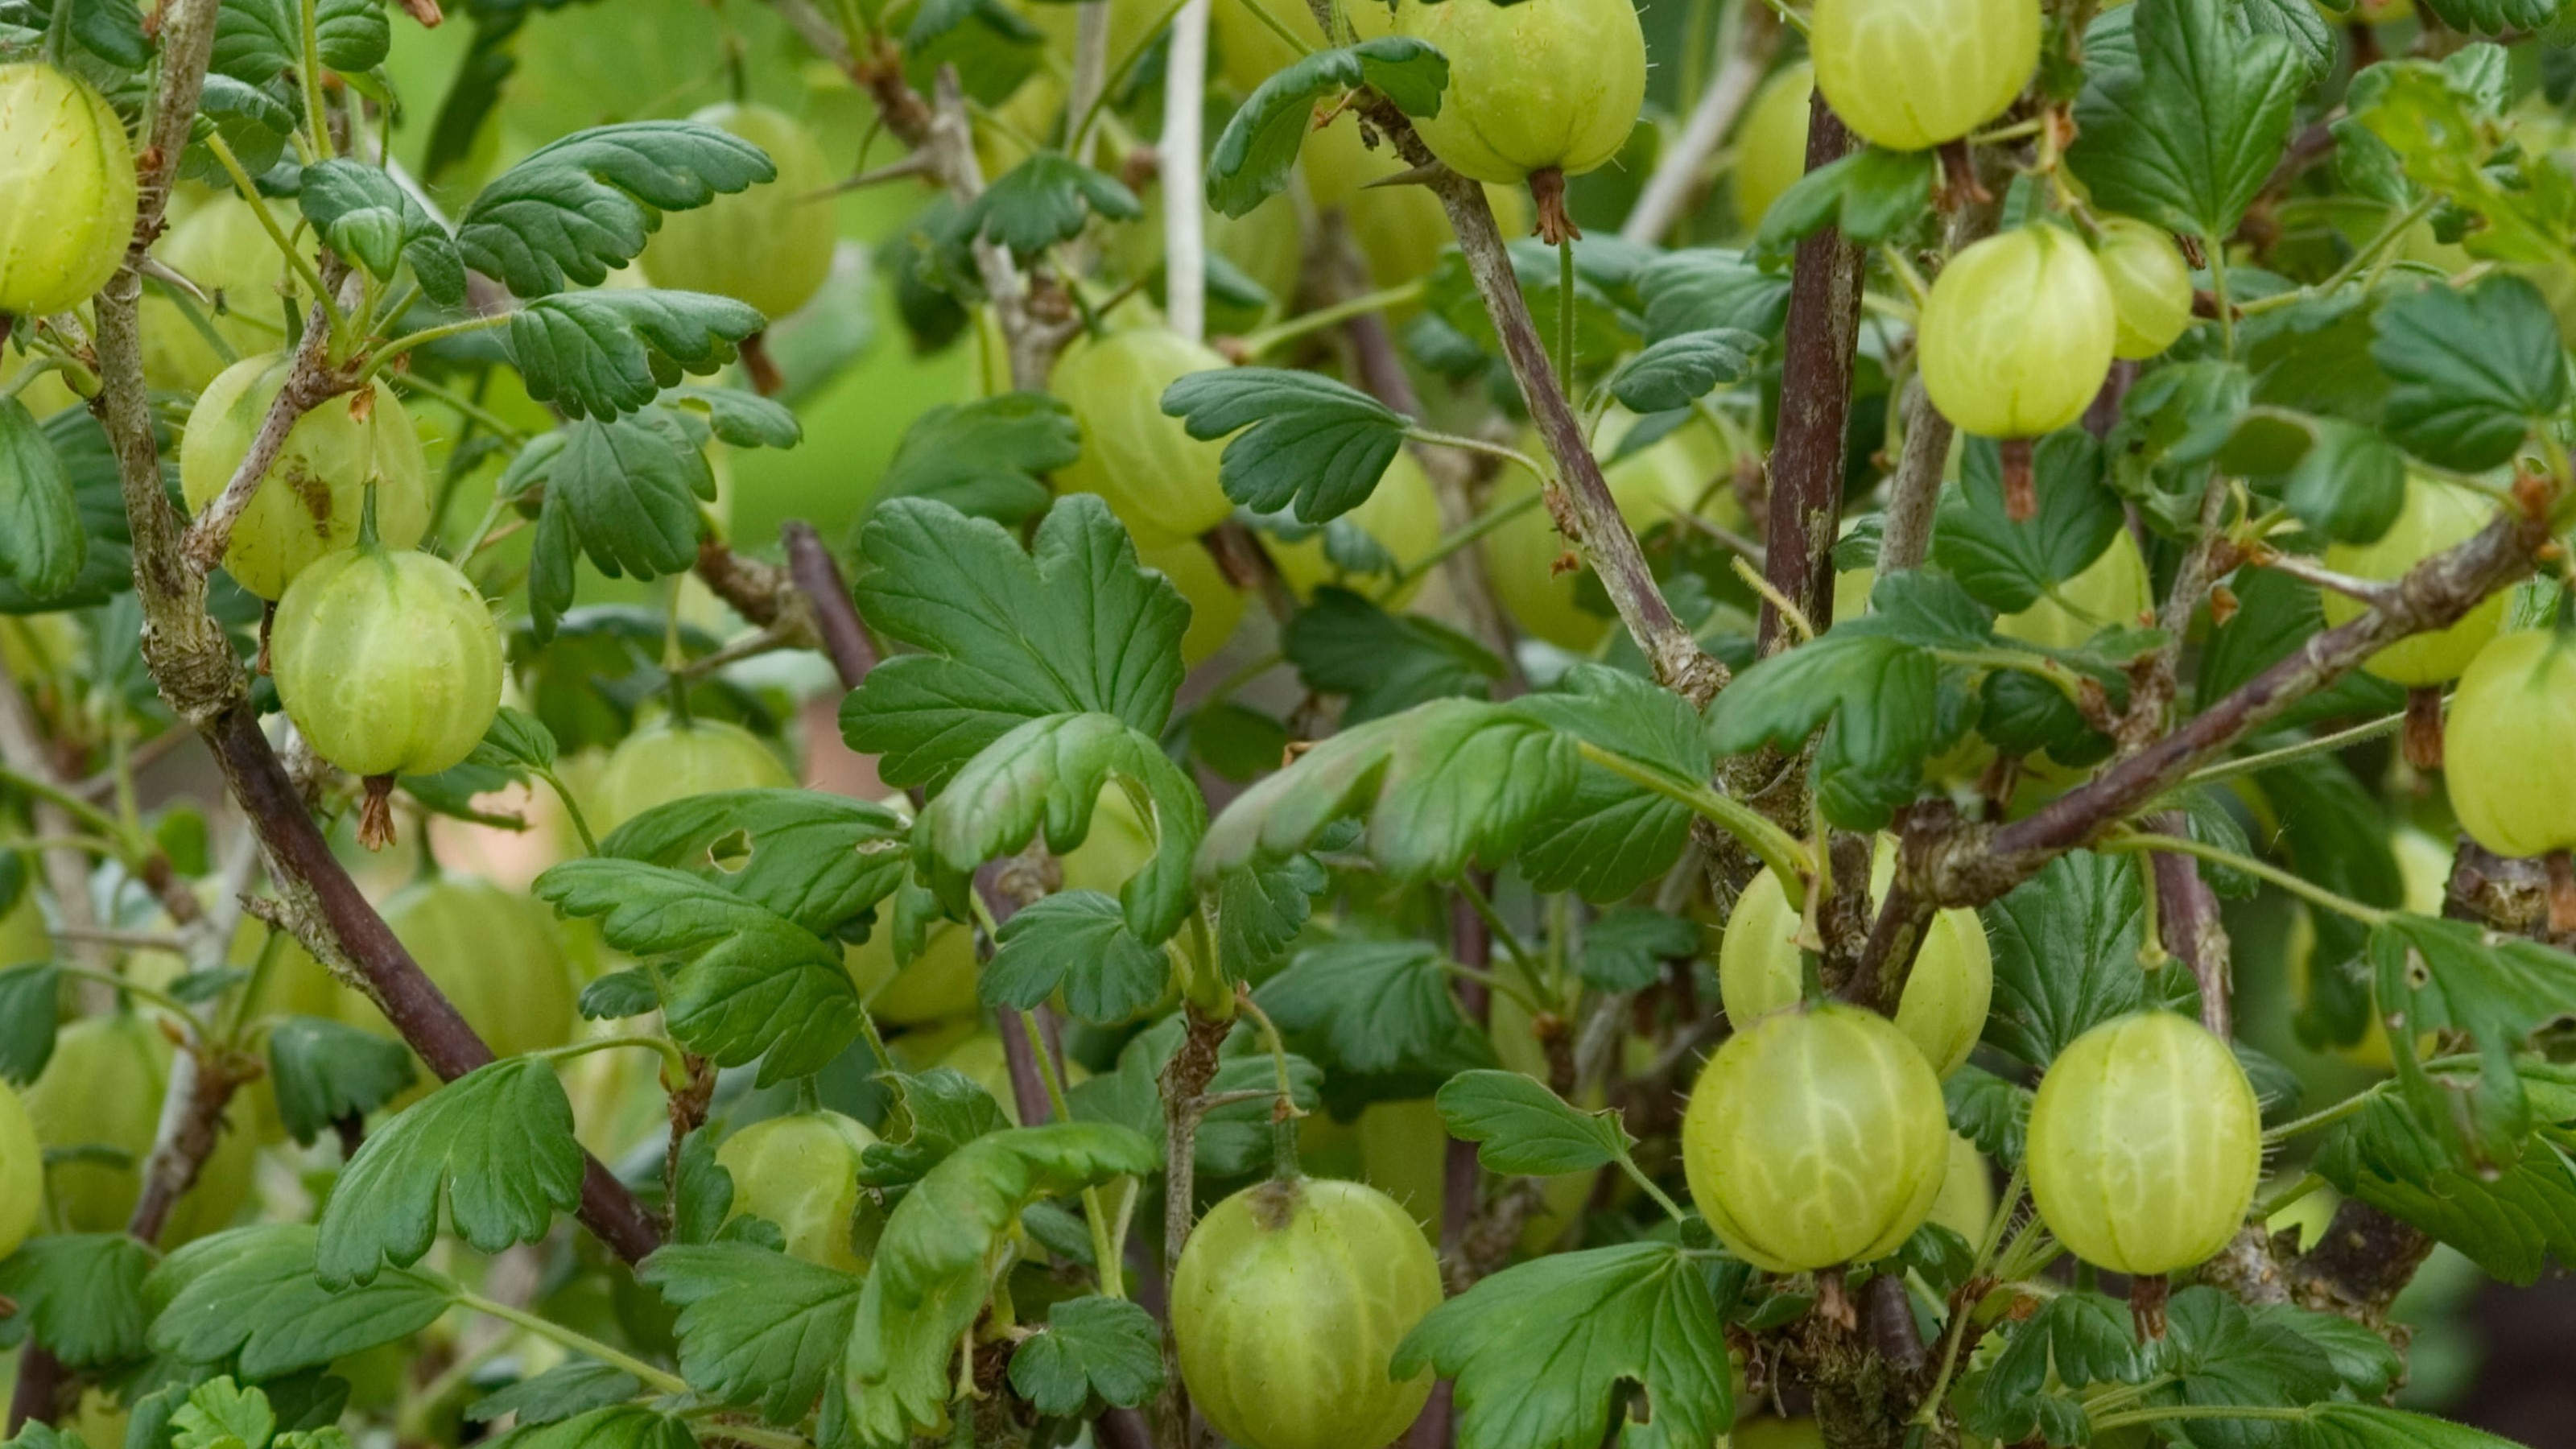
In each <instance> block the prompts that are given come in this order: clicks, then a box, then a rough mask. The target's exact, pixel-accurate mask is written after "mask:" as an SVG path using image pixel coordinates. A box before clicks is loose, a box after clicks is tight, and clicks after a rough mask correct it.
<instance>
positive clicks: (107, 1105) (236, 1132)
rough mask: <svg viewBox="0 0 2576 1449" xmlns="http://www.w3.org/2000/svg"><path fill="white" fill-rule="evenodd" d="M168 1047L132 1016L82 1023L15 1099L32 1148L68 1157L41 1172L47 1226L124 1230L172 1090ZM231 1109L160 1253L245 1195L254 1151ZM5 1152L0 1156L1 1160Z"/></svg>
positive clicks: (66, 1031)
mask: <svg viewBox="0 0 2576 1449" xmlns="http://www.w3.org/2000/svg"><path fill="white" fill-rule="evenodd" d="M170 1054H171V1047H170V1043H169V1042H168V1041H167V1040H165V1039H164V1038H163V1037H162V1035H161V1033H160V1032H159V1031H158V1030H156V1029H155V1028H154V1027H153V1026H152V1024H151V1023H150V1022H148V1021H145V1020H144V1019H143V1018H142V1017H140V1016H134V1015H130V1014H126V1013H119V1014H117V1015H114V1016H89V1017H83V1018H81V1019H80V1020H78V1021H75V1022H72V1023H71V1024H70V1025H68V1026H65V1027H63V1028H62V1030H60V1031H59V1032H57V1033H55V1035H54V1054H53V1056H52V1058H51V1059H49V1060H48V1061H47V1062H46V1063H45V1070H44V1074H43V1075H41V1076H39V1077H37V1078H36V1080H35V1083H34V1085H32V1086H30V1087H28V1088H27V1089H26V1094H25V1095H24V1096H23V1097H22V1098H21V1099H20V1101H21V1102H22V1104H23V1105H24V1108H25V1111H26V1116H27V1120H28V1121H29V1122H30V1123H32V1124H33V1125H34V1127H35V1132H36V1140H37V1141H39V1142H41V1143H43V1144H44V1145H45V1146H47V1147H50V1148H54V1149H57V1150H58V1151H61V1152H69V1151H70V1149H73V1148H80V1147H104V1148H108V1149H111V1151H110V1152H108V1153H76V1154H72V1155H70V1156H67V1157H64V1158H63V1159H61V1160H58V1161H57V1162H55V1163H54V1165H53V1166H52V1168H51V1169H50V1170H49V1171H48V1172H47V1174H46V1177H47V1181H46V1194H45V1196H46V1201H47V1203H48V1205H49V1211H50V1212H51V1213H52V1214H53V1217H54V1219H55V1220H56V1221H57V1222H58V1223H59V1224H60V1225H61V1226H62V1227H63V1228H64V1229H65V1230H67V1231H70V1232H75V1233H114V1232H122V1231H124V1229H125V1224H126V1219H127V1218H128V1217H129V1216H130V1215H131V1214H132V1213H133V1211H134V1201H135V1198H136V1196H137V1195H138V1194H139V1193H140V1192H141V1191H142V1190H143V1170H144V1168H145V1166H146V1165H147V1164H148V1163H149V1161H150V1159H151V1156H152V1144H153V1143H154V1142H155V1141H157V1140H158V1139H159V1137H160V1130H161V1099H162V1097H163V1095H164V1094H165V1093H166V1091H167V1090H168V1088H169V1084H170ZM246 1115H247V1114H246V1112H245V1109H244V1107H243V1105H242V1104H241V1102H240V1101H239V1100H236V1101H235V1102H234V1104H233V1106H232V1108H231V1109H230V1110H229V1111H227V1112H226V1113H225V1114H224V1125H223V1130H222V1131H221V1132H220V1133H219V1134H218V1135H217V1136H216V1139H215V1150H214V1151H213V1152H212V1153H211V1154H209V1155H208V1157H207V1158H206V1161H205V1164H204V1165H203V1166H202V1167H200V1168H199V1169H198V1171H197V1182H196V1185H195V1186H194V1187H192V1188H190V1189H189V1191H188V1192H187V1194H186V1195H185V1196H183V1197H181V1198H180V1199H179V1201H178V1203H177V1204H176V1205H175V1206H173V1207H172V1208H171V1210H170V1216H169V1218H168V1219H167V1220H166V1221H165V1223H164V1224H163V1226H162V1230H161V1242H162V1243H163V1244H164V1245H171V1244H177V1243H183V1242H186V1241H187V1240H189V1239H191V1238H196V1237H202V1236H204V1235H205V1234H207V1233H211V1232H213V1231H215V1230H216V1229H217V1228H220V1227H223V1226H225V1225H226V1224H228V1223H230V1222H231V1221H232V1217H233V1214H234V1213H235V1212H237V1211H239V1210H240V1208H241V1205H242V1203H243V1202H244V1201H246V1200H247V1199H248V1198H249V1196H250V1188H251V1176H252V1172H253V1170H254V1168H255V1167H256V1165H257V1163H256V1159H257V1157H258V1155H259V1149H258V1146H257V1144H256V1143H254V1142H253V1140H252V1138H251V1134H250V1133H249V1132H248V1131H245V1130H243V1129H244V1128H245V1127H246V1126H247V1123H246V1122H245V1120H244V1119H245V1117H246ZM6 1157H7V1149H6V1148H5V1147H0V1161H5V1160H6Z"/></svg>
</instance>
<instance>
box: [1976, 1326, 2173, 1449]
mask: <svg viewBox="0 0 2576 1449" xmlns="http://www.w3.org/2000/svg"><path fill="white" fill-rule="evenodd" d="M2009 1332H2010V1334H2011V1337H2010V1338H2009V1339H2008V1340H2007V1341H2006V1343H2005V1344H2004V1350H2003V1352H2002V1353H2000V1354H1997V1355H1996V1356H1995V1358H1994V1361H1993V1363H1992V1365H1991V1366H1990V1367H1989V1368H1988V1369H1987V1370H1986V1371H1985V1372H1984V1373H1982V1374H1980V1375H1977V1376H1975V1377H1974V1378H1972V1379H1970V1380H1969V1382H1968V1384H1967V1389H1968V1393H1969V1409H1968V1412H1967V1414H1966V1415H1965V1417H1964V1425H1965V1427H1966V1428H1967V1429H1968V1430H1969V1431H1970V1432H1972V1433H1976V1434H1981V1435H1985V1436H1986V1437H1988V1438H1994V1439H2002V1440H2005V1441H2007V1442H2012V1443H2019V1442H2021V1441H2023V1440H2026V1439H2028V1438H2030V1437H2032V1436H2033V1435H2034V1434H2036V1433H2038V1432H2039V1428H2040V1414H2041V1413H2042V1412H2043V1409H2042V1400H2043V1398H2044V1397H2045V1396H2046V1395H2047V1394H2048V1393H2049V1392H2050V1390H2051V1389H2053V1388H2059V1387H2062V1388H2069V1389H2080V1388H2086V1387H2089V1386H2091V1385H2094V1384H2115V1383H2132V1384H2133V1383H2138V1382H2141V1381H2143V1380H2144V1379H2145V1378H2146V1377H2147V1376H2148V1374H2149V1372H2150V1369H2149V1367H2148V1359H2147V1355H2146V1354H2144V1353H2143V1352H2141V1351H2140V1350H2139V1348H2138V1345H2137V1339H2136V1329H2135V1328H2134V1327H2133V1326H2132V1324H2131V1321H2130V1316H2129V1305H2127V1304H2126V1303H2123V1302H2120V1301H2119V1300H2118V1299H2115V1298H2110V1297H2107V1296H2105V1295H2103V1294H2100V1293H2084V1292H2077V1293H2066V1294H2060V1295H2058V1296H2057V1297H2054V1298H2050V1299H2048V1300H2047V1301H2046V1302H2044V1303H2043V1304H2041V1305H2040V1309H2039V1311H2038V1312H2037V1313H2034V1314H2032V1315H2031V1316H2030V1318H2028V1319H2027V1320H2025V1321H2024V1322H2022V1323H2019V1324H2017V1325H2014V1326H2013V1327H2012V1328H2011V1329H2010V1330H2009ZM2052 1442H2054V1441H2052Z"/></svg>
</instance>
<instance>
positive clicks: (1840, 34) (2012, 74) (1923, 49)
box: [1807, 0, 2040, 151]
mask: <svg viewBox="0 0 2576 1449" xmlns="http://www.w3.org/2000/svg"><path fill="white" fill-rule="evenodd" d="M2039 39H2040V14H2039V0H1816V8H1815V10H1814V11H1813V13H1812V14H1811V16H1810V19H1809V27H1808V36H1807V49H1808V53H1809V54H1811V55H1812V56H1814V58H1815V65H1816V85H1817V86H1818V87H1819V88H1820V89H1822V90H1823V91H1824V93H1825V99H1826V100H1827V101H1829V102H1831V103H1832V105H1833V108H1834V114H1836V115H1838V116H1840V117H1842V119H1843V124H1844V125H1846V126H1849V127H1851V129H1852V132H1853V133H1854V134H1855V135H1858V136H1859V137H1861V138H1862V139H1863V140H1866V141H1869V142H1871V143H1873V144H1875V145H1879V146H1884V147H1886V148H1887V149H1889V150H1891V151H1921V150H1925V149H1928V148H1930V147H1933V146H1938V145H1940V144H1942V143H1943V142H1945V141H1955V140H1957V139H1959V138H1960V137H1962V136H1964V135H1967V134H1968V133H1969V132H1970V131H1973V130H1975V129H1976V128H1977V127H1979V126H1982V125H1984V124H1985V123H1986V122H1988V121H1991V120H1993V119H1994V118H1995V117H1997V116H2000V115H2002V114H2003V113H2004V111H2005V110H2006V109H2007V108H2009V107H2010V106H2011V105H2012V103H2013V101H2014V100H2015V99H2016V98H2018V97H2019V96H2020V95H2021V92H2022V87H2024V86H2026V85H2028V84H2029V83H2030V75H2031V72H2032V71H2033V70H2035V69H2037V68H2038V66H2039Z"/></svg>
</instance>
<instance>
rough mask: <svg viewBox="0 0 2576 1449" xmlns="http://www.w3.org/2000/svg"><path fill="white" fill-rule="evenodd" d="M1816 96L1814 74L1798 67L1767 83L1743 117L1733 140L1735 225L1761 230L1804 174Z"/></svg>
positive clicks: (1804, 65)
mask: <svg viewBox="0 0 2576 1449" xmlns="http://www.w3.org/2000/svg"><path fill="white" fill-rule="evenodd" d="M1815 94H1816V68H1815V66H1813V65H1812V64H1809V63H1808V62H1806V61H1800V62H1798V63H1797V64H1795V65H1789V66H1783V67H1781V69H1780V73H1779V74H1778V75H1775V76H1773V77H1771V79H1769V80H1768V81H1765V82H1764V83H1763V85H1762V89H1761V91H1760V92H1759V93H1757V94H1756V95H1755V96H1754V97H1753V105H1752V108H1751V109H1749V110H1747V111H1746V112H1745V113H1744V129H1743V131H1742V133H1741V134H1739V135H1738V136H1737V137H1736V140H1735V219H1736V221H1738V222H1739V223H1741V224H1742V225H1744V226H1746V227H1748V228H1751V227H1757V226H1760V225H1761V224H1762V217H1763V215H1764V213H1766V212H1768V211H1770V209H1771V203H1772V202H1775V201H1777V200H1779V199H1780V193H1782V192H1784V191H1787V190H1788V189H1789V188H1790V187H1792V186H1794V185H1796V184H1797V182H1798V178H1800V177H1802V176H1804V175H1806V174H1807V112H1808V103H1809V102H1810V101H1811V100H1812V99H1813V98H1814V97H1815Z"/></svg>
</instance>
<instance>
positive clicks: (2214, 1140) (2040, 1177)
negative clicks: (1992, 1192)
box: [2028, 1011, 2263, 1276]
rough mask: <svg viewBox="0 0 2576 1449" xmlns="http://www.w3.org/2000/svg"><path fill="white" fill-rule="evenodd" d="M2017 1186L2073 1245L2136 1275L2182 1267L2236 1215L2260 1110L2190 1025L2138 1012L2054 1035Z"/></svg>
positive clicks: (2080, 1253)
mask: <svg viewBox="0 0 2576 1449" xmlns="http://www.w3.org/2000/svg"><path fill="white" fill-rule="evenodd" d="M2028 1162H2029V1166H2030V1191H2031V1197H2032V1199H2033V1200H2034V1201H2035V1202H2037V1204H2038V1205H2039V1215H2040V1217H2041V1218H2042V1219H2043V1220H2044V1221H2045V1222H2047V1224H2048V1230H2049V1231H2050V1232H2052V1233H2054V1234H2056V1235H2057V1240H2058V1241H2059V1242H2062V1243H2064V1244H2065V1245H2066V1246H2067V1247H2068V1248H2069V1249H2070V1250H2072V1251H2073V1252H2074V1253H2075V1255H2076V1256H2077V1257H2079V1258H2082V1259H2084V1260H2085V1261H2086V1262H2088V1263H2093V1264H2096V1265H2098V1266H2101V1267H2104V1268H2109V1269H2112V1270H2113V1271H2115V1272H2121V1273H2129V1274H2136V1275H2142V1276H2143V1275H2151V1274H2160V1273H2170V1272H2172V1271H2173V1270H2174V1269H2176V1268H2187V1267H2189V1266H2191V1265H2192V1264H2194V1263H2198V1262H2200V1261H2202V1260H2203V1259H2205V1258H2207V1257H2208V1256H2209V1255H2210V1254H2212V1253H2215V1252H2217V1251H2218V1250H2219V1249H2220V1248H2222V1247H2224V1246H2226V1244H2227V1240H2228V1239H2230V1238H2232V1237H2234V1236H2236V1230H2237V1229H2238V1228H2239V1227H2241V1226H2243V1224H2244V1221H2245V1210H2246V1208H2248V1207H2249V1206H2251V1205H2252V1204H2253V1201H2254V1185H2255V1183H2256V1181H2257V1180H2258V1179H2260V1178H2261V1177H2262V1175H2263V1114H2262V1110H2261V1108H2260V1107H2258V1106H2257V1105H2256V1103H2255V1100H2254V1088H2253V1085H2252V1084H2251V1083H2249V1082H2247V1081H2246V1079H2245V1069H2244V1068H2243V1067H2241V1066H2239V1065H2237V1062H2236V1055H2235V1053H2233V1052H2231V1051H2229V1050H2228V1049H2227V1043H2225V1042H2223V1041H2220V1040H2219V1039H2218V1038H2217V1037H2215V1036H2212V1035H2211V1034H2210V1033H2209V1032H2208V1031H2206V1030H2204V1029H2203V1028H2202V1027H2201V1025H2200V1023H2198V1022H2196V1021H2192V1020H2189V1019H2187V1018H2185V1017H2181V1016H2177V1015H2175V1014H2174V1013H2172V1012H2169V1011H2140V1012H2133V1013H2131V1014H2130V1015H2127V1016H2123V1017H2117V1018H2114V1019H2113V1020H2110V1021H2106V1022H2104V1023H2102V1024H2101V1025H2099V1026H2097V1027H2094V1028H2093V1029H2092V1030H2091V1031H2088V1032H2086V1033H2084V1034H2083V1035H2082V1036H2079V1037H2077V1038H2076V1039H2075V1040H2074V1041H2072V1042H2070V1043H2068V1044H2067V1046H2066V1049H2065V1050H2063V1051H2061V1052H2059V1053H2058V1054H2057V1059H2056V1060H2055V1061H2053V1062H2050V1063H2049V1064H2048V1073H2047V1075H2045V1076H2043V1077H2041V1078H2040V1081H2039V1098H2038V1100H2037V1101H2035V1102H2034V1103H2032V1104H2031V1109H2030V1139H2029V1146H2028Z"/></svg>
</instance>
